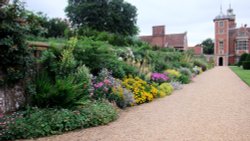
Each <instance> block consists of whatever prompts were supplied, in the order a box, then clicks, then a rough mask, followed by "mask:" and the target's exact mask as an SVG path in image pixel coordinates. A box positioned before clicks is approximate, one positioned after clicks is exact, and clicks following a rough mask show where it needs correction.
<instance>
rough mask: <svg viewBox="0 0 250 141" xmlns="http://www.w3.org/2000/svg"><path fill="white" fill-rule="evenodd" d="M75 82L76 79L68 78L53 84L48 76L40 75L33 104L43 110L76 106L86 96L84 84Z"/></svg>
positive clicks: (57, 80)
mask: <svg viewBox="0 0 250 141" xmlns="http://www.w3.org/2000/svg"><path fill="white" fill-rule="evenodd" d="M74 81H75V78H74V77H70V76H68V77H67V78H64V79H56V81H55V83H53V82H52V81H51V80H50V78H49V77H48V75H46V74H40V76H39V77H38V78H37V80H36V94H35V95H33V96H32V102H33V104H34V105H35V106H38V107H43V108H44V107H45V108H46V107H64V108H67V107H72V106H74V103H75V102H76V101H77V100H78V99H80V98H82V97H83V96H84V95H83V87H84V86H83V84H82V82H81V83H78V84H76V83H75V82H74ZM85 96H86V95H85Z"/></svg>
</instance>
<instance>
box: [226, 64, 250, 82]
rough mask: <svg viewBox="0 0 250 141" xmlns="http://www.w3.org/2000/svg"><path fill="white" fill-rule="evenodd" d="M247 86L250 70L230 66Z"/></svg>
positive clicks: (249, 80) (249, 79)
mask: <svg viewBox="0 0 250 141" xmlns="http://www.w3.org/2000/svg"><path fill="white" fill-rule="evenodd" d="M230 68H231V69H232V70H233V71H234V72H235V73H236V74H237V75H238V76H239V77H240V78H241V80H243V81H244V82H245V83H246V84H247V85H248V86H250V70H243V69H242V68H240V67H236V66H233V67H230Z"/></svg>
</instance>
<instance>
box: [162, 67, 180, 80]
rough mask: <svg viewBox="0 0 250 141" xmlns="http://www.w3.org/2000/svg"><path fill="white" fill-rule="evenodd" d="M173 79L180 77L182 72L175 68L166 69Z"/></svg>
mask: <svg viewBox="0 0 250 141" xmlns="http://www.w3.org/2000/svg"><path fill="white" fill-rule="evenodd" d="M164 73H166V74H167V75H168V76H169V77H170V78H171V79H174V80H175V79H178V78H179V77H180V76H181V73H180V72H179V71H177V70H175V69H167V70H165V71H164Z"/></svg>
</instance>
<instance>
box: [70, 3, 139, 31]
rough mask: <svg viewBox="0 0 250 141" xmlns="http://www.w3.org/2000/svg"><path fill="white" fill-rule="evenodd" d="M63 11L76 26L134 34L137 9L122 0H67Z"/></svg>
mask: <svg viewBox="0 0 250 141" xmlns="http://www.w3.org/2000/svg"><path fill="white" fill-rule="evenodd" d="M68 2H69V4H68V6H67V7H66V9H65V11H66V14H67V16H68V17H69V19H70V21H71V22H72V23H73V25H74V26H76V27H83V28H91V29H94V30H98V31H107V32H111V33H117V34H122V35H135V34H137V32H138V29H137V26H136V21H137V19H136V17H137V9H136V7H135V6H133V5H131V4H130V3H127V2H125V1H124V0H68Z"/></svg>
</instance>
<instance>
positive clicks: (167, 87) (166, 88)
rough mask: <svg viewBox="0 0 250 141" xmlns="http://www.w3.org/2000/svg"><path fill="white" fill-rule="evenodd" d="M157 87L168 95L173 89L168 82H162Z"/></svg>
mask: <svg viewBox="0 0 250 141" xmlns="http://www.w3.org/2000/svg"><path fill="white" fill-rule="evenodd" d="M158 88H159V90H160V91H161V92H164V93H165V95H170V94H171V93H172V92H173V91H174V88H173V86H172V85H171V84H169V83H162V84H161V85H160V86H159V87H158Z"/></svg>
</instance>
